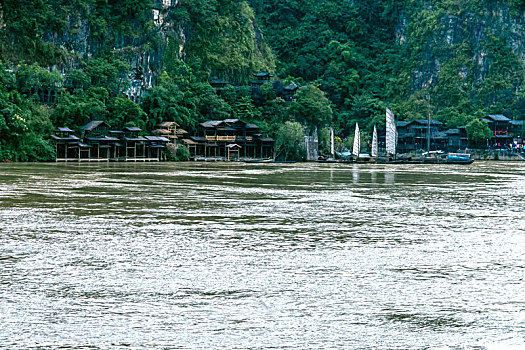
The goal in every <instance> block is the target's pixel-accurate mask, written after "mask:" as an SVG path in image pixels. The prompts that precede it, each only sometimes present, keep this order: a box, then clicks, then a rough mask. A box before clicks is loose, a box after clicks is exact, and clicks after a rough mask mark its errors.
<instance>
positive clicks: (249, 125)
mask: <svg viewBox="0 0 525 350" xmlns="http://www.w3.org/2000/svg"><path fill="white" fill-rule="evenodd" d="M246 128H247V129H259V127H258V126H257V125H255V124H246Z"/></svg>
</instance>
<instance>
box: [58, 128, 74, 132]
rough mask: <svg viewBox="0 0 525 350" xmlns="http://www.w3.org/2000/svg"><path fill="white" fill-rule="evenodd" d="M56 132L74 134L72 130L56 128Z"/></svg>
mask: <svg viewBox="0 0 525 350" xmlns="http://www.w3.org/2000/svg"><path fill="white" fill-rule="evenodd" d="M55 132H73V130H71V129H70V128H56V129H55Z"/></svg>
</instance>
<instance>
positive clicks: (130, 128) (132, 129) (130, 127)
mask: <svg viewBox="0 0 525 350" xmlns="http://www.w3.org/2000/svg"><path fill="white" fill-rule="evenodd" d="M124 131H129V132H140V131H142V129H141V128H137V127H136V126H127V127H125V128H124Z"/></svg>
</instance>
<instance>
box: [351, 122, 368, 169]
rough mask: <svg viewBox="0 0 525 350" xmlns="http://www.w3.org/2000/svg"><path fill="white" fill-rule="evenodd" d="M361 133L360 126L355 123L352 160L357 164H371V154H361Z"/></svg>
mask: <svg viewBox="0 0 525 350" xmlns="http://www.w3.org/2000/svg"><path fill="white" fill-rule="evenodd" d="M360 151H361V133H360V132H359V125H358V124H357V123H355V134H354V147H353V150H352V159H353V161H354V162H355V163H369V162H370V161H371V160H372V157H371V156H370V154H367V153H361V152H360Z"/></svg>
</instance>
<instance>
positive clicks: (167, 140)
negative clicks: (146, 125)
mask: <svg viewBox="0 0 525 350" xmlns="http://www.w3.org/2000/svg"><path fill="white" fill-rule="evenodd" d="M144 138H145V139H146V140H148V141H156V142H170V140H169V139H167V138H165V137H162V136H144Z"/></svg>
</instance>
